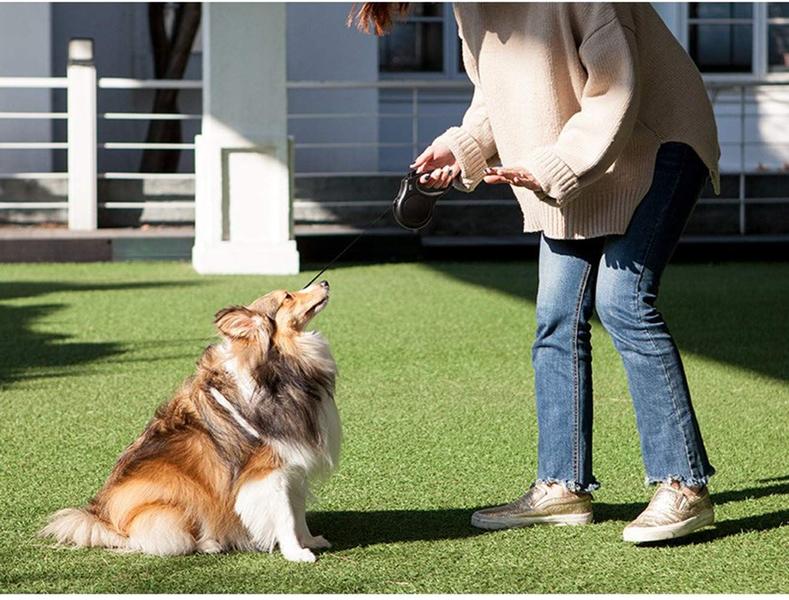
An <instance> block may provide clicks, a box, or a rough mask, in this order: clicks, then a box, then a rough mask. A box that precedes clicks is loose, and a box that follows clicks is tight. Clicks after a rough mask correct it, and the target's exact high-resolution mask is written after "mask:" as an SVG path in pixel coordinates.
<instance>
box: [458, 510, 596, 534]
mask: <svg viewBox="0 0 789 600" xmlns="http://www.w3.org/2000/svg"><path fill="white" fill-rule="evenodd" d="M591 522H592V513H590V512H588V513H579V514H574V515H545V516H541V517H512V518H497V519H486V518H485V517H480V516H478V515H477V514H473V515H471V525H472V526H474V527H477V528H479V529H488V530H496V529H513V528H515V527H528V526H530V525H588V524H589V523H591Z"/></svg>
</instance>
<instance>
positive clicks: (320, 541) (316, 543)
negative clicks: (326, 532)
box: [304, 535, 331, 550]
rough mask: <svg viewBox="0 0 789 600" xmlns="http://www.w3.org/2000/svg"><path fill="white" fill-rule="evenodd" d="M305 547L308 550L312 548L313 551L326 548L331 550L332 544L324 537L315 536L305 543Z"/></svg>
mask: <svg viewBox="0 0 789 600" xmlns="http://www.w3.org/2000/svg"><path fill="white" fill-rule="evenodd" d="M304 545H305V546H306V547H307V548H312V549H313V550H323V549H324V548H331V542H330V541H329V540H327V539H326V538H325V537H323V536H322V535H315V536H310V537H309V538H307V539H306V540H305V541H304Z"/></svg>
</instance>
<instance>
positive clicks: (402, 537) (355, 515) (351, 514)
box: [307, 508, 485, 550]
mask: <svg viewBox="0 0 789 600" xmlns="http://www.w3.org/2000/svg"><path fill="white" fill-rule="evenodd" d="M475 510H477V509H475V508H446V509H432V510H369V511H364V510H348V511H326V512H310V513H308V515H307V522H308V523H309V526H310V530H311V531H313V533H315V534H320V535H324V536H326V538H327V539H329V540H330V541H331V543H332V544H333V546H334V548H335V549H337V550H343V549H347V548H358V547H366V546H374V545H376V544H393V543H397V542H418V541H429V540H456V539H461V538H467V537H472V536H475V535H480V534H482V533H485V532H484V531H482V530H480V529H476V528H474V527H472V526H471V524H470V522H469V519H470V517H471V513H472V512H474V511H475Z"/></svg>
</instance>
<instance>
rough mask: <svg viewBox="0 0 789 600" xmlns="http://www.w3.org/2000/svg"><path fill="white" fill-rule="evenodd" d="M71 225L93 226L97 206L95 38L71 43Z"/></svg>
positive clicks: (68, 74) (88, 227)
mask: <svg viewBox="0 0 789 600" xmlns="http://www.w3.org/2000/svg"><path fill="white" fill-rule="evenodd" d="M67 77H68V226H69V229H80V230H93V229H96V227H97V214H98V213H97V210H98V209H97V207H96V196H97V194H96V186H97V183H96V67H95V66H94V64H93V40H89V39H73V40H70V41H69V44H68V71H67Z"/></svg>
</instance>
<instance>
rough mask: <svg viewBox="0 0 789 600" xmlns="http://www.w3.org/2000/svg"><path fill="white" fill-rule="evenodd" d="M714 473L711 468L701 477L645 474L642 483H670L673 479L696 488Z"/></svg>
mask: <svg viewBox="0 0 789 600" xmlns="http://www.w3.org/2000/svg"><path fill="white" fill-rule="evenodd" d="M714 474H715V471H714V470H713V471H712V473H710V474H709V475H704V476H703V477H685V476H683V475H666V476H665V477H650V476H649V475H647V476H646V477H645V478H644V485H647V486H649V485H658V484H660V483H672V482H674V481H676V482H678V483H679V484H680V485H684V486H685V487H690V488H698V487H703V486H705V485H707V483H709V480H710V477H712V476H713V475H714Z"/></svg>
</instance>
